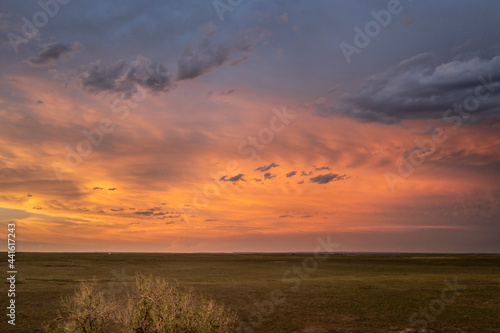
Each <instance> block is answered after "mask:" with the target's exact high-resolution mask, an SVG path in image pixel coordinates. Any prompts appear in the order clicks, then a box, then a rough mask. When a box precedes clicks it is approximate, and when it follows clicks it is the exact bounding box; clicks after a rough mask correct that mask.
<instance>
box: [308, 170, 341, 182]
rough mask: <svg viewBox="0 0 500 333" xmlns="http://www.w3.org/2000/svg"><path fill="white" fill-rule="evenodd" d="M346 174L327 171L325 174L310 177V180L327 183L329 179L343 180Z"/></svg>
mask: <svg viewBox="0 0 500 333" xmlns="http://www.w3.org/2000/svg"><path fill="white" fill-rule="evenodd" d="M345 177H346V175H342V176H340V175H338V174H334V173H328V174H325V175H318V176H316V177H312V178H311V179H310V180H311V182H313V183H318V184H328V183H329V182H331V181H337V180H343V179H345Z"/></svg>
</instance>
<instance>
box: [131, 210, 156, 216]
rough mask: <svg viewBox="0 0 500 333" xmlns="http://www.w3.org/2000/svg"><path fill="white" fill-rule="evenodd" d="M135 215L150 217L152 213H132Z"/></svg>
mask: <svg viewBox="0 0 500 333" xmlns="http://www.w3.org/2000/svg"><path fill="white" fill-rule="evenodd" d="M134 214H135V215H144V216H151V215H153V212H151V211H145V212H134Z"/></svg>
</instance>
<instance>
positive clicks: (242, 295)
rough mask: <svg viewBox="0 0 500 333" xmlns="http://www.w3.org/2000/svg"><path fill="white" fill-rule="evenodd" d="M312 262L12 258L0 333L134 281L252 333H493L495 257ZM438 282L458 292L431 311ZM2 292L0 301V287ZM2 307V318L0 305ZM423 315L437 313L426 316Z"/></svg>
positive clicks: (498, 273)
mask: <svg viewBox="0 0 500 333" xmlns="http://www.w3.org/2000/svg"><path fill="white" fill-rule="evenodd" d="M307 258H309V259H307ZM311 258H312V255H308V254H296V255H290V254H77V253H73V254H72V253H68V254H60V253H52V254H50V253H18V254H17V258H16V260H17V262H16V263H17V270H18V281H17V293H16V302H17V318H16V327H15V329H14V330H13V329H12V327H11V326H10V325H7V319H6V316H5V315H4V319H3V320H2V322H1V323H0V331H1V332H10V331H15V332H38V331H40V327H41V324H42V323H43V322H47V321H49V320H51V319H53V318H55V317H56V312H57V310H58V309H59V307H60V300H61V298H62V297H68V296H71V295H72V294H73V291H74V289H75V287H76V286H77V284H78V282H80V281H85V280H91V279H95V280H96V281H97V282H98V284H99V285H100V286H101V288H102V290H103V291H105V292H106V293H107V294H108V295H109V296H110V297H111V295H112V296H114V297H119V296H120V295H121V294H123V293H125V292H126V290H128V289H130V288H132V287H133V284H134V275H135V273H136V272H141V273H143V274H152V275H154V276H161V277H165V278H166V279H168V280H175V281H178V282H179V283H180V284H181V285H183V286H186V287H188V288H190V289H192V290H193V291H194V292H195V293H196V294H200V295H204V296H207V297H211V298H213V299H214V300H216V301H217V302H220V303H224V304H226V305H227V306H229V307H231V308H232V309H233V310H234V311H235V312H237V314H238V315H239V316H240V317H241V318H242V319H243V321H244V322H246V323H247V327H250V328H251V329H252V330H253V331H254V332H266V333H269V332H287V333H291V332H309V333H313V332H318V333H319V332H370V333H377V332H384V333H386V332H400V331H402V330H404V329H406V328H411V326H410V324H409V318H410V316H411V315H412V314H413V313H415V312H418V311H419V309H420V308H423V309H427V310H426V311H427V312H428V314H429V315H432V317H433V318H435V320H433V321H431V320H428V322H429V323H428V327H427V332H468V333H469V332H481V333H485V332H500V256H498V255H496V256H493V255H488V256H486V255H483V256H480V255H460V256H459V255H439V256H438V255H344V256H342V255H331V256H329V257H328V258H327V259H326V260H324V261H314V260H312V259H311ZM6 261H7V259H6V255H5V262H6ZM315 262H316V264H317V266H315V265H314V263H315ZM303 264H307V265H305V267H306V270H304V268H303V267H304V266H303ZM294 270H295V272H294ZM284 274H285V277H286V278H287V279H283V275H284ZM455 279H456V281H457V282H455ZM444 280H447V281H448V282H449V283H451V285H453V284H454V283H458V284H459V285H460V286H465V287H461V288H459V289H457V290H456V292H457V294H455V293H453V291H449V290H448V291H446V290H445V294H444V295H445V297H446V299H447V300H448V301H449V300H450V299H453V301H449V302H446V304H445V303H443V304H445V307H444V308H443V309H440V308H439V305H440V303H439V300H440V299H441V298H442V291H443V289H445V288H449V287H447V284H446V283H445V282H444ZM3 290H4V291H3V292H2V293H3V294H4V295H5V296H6V294H7V283H6V282H5V283H4V289H3ZM2 299H3V300H4V301H2V306H3V308H4V309H5V307H6V306H7V303H6V297H4V296H2ZM436 300H437V301H436ZM255 304H257V305H258V307H260V308H261V309H260V310H258V309H257V307H256V306H255ZM270 304H272V306H271V305H270ZM429 306H431V307H432V306H434V309H438V310H439V311H437V310H435V312H438V313H437V314H432V312H431V311H430V310H429ZM4 312H6V310H4ZM249 316H251V317H250V318H249ZM421 318H422V316H421V315H419V316H418V317H417V319H421ZM429 318H431V317H428V319H429ZM414 319H415V318H414ZM252 322H253V324H252ZM417 327H420V326H417ZM414 328H415V327H414ZM408 331H410V330H408Z"/></svg>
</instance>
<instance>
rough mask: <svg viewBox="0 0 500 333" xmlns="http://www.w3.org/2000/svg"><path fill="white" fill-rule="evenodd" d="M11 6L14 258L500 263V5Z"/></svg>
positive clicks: (4, 207)
mask: <svg viewBox="0 0 500 333" xmlns="http://www.w3.org/2000/svg"><path fill="white" fill-rule="evenodd" d="M40 3H41V4H38V3H37V2H36V1H14V0H8V1H2V3H1V4H0V34H1V36H2V39H1V44H0V66H1V67H0V68H1V71H0V82H1V83H0V221H1V222H2V223H1V224H2V228H3V230H2V231H1V232H0V234H2V235H4V236H2V239H1V243H0V245H1V246H3V247H4V250H5V249H6V233H7V223H12V222H15V223H16V235H17V238H16V241H17V247H18V251H133V252H151V251H153V252H233V251H273V252H274V251H314V249H315V248H316V246H317V245H318V240H317V238H318V237H322V238H323V239H325V238H326V237H327V236H329V237H330V238H331V240H332V241H334V242H336V243H338V244H339V247H338V251H346V252H347V251H363V252H367V251H370V252H371V251H373V252H375V251H390V252H496V253H498V252H500V109H499V107H500V39H499V37H498V36H499V35H498V32H499V31H500V21H499V20H498V13H499V12H500V2H496V1H451V0H450V1H444V0H443V1H410V0H401V1H400V2H397V1H395V0H385V1H309V0H308V1H284V0H283V1H280V0H276V1H251V0H243V1H237V0H232V1H229V0H220V1H219V0H216V1H194V0H192V1H76V0H73V1H69V0H64V1H63V0H60V1H59V2H56V0H51V1H48V2H47V1H45V0H42V1H41V2H40Z"/></svg>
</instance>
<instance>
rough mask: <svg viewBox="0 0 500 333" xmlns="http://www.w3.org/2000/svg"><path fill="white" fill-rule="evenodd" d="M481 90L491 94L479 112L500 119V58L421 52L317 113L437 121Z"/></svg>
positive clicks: (378, 119) (369, 119)
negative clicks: (444, 57)
mask: <svg viewBox="0 0 500 333" xmlns="http://www.w3.org/2000/svg"><path fill="white" fill-rule="evenodd" d="M478 87H480V88H478ZM478 89H479V93H480V95H481V96H487V97H485V98H484V99H482V100H479V101H480V102H479V103H478V106H477V107H476V108H475V110H474V116H476V117H482V118H484V119H488V118H490V117H491V118H495V117H496V118H498V112H497V111H498V107H499V106H500V56H498V55H497V56H486V57H480V56H470V55H468V54H464V55H457V56H455V57H454V58H453V60H445V59H442V58H441V57H439V56H438V55H436V54H434V53H422V54H418V55H416V56H414V57H412V58H409V59H406V60H404V61H402V62H400V63H399V64H397V65H395V66H393V67H391V68H389V69H388V70H387V71H385V72H382V73H379V74H376V75H373V76H371V77H370V78H368V79H367V80H366V82H365V83H364V84H363V85H362V86H361V87H360V88H359V89H357V90H356V91H354V92H352V93H350V94H345V95H343V97H342V100H341V103H339V104H336V105H335V106H333V107H331V108H325V107H319V110H318V111H319V112H320V113H322V114H323V115H324V114H328V113H337V114H342V115H345V116H348V117H352V118H356V119H357V120H359V121H360V122H380V123H385V124H397V123H399V122H401V121H402V120H405V119H437V118H442V117H443V114H444V112H445V111H447V110H448V109H454V108H455V105H462V104H465V102H466V101H469V102H471V98H475V99H476V101H477V100H478V98H477V94H478V93H477V91H478ZM470 105H471V106H472V105H473V103H472V102H471V103H470ZM463 106H467V104H465V105H462V107H463Z"/></svg>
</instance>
